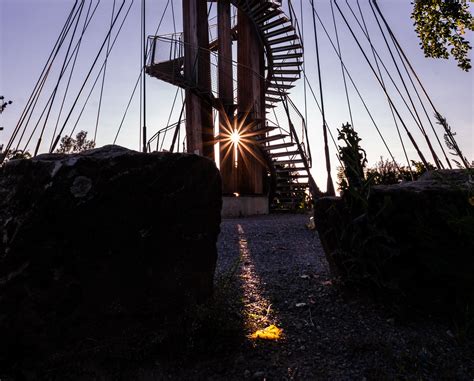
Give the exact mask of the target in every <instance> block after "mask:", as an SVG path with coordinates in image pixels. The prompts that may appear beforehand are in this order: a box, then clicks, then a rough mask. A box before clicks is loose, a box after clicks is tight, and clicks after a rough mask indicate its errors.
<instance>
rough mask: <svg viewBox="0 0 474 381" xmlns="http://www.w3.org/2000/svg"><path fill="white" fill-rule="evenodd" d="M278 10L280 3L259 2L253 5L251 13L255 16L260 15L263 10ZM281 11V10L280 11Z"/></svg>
mask: <svg viewBox="0 0 474 381" xmlns="http://www.w3.org/2000/svg"><path fill="white" fill-rule="evenodd" d="M271 9H273V10H277V9H278V5H277V4H274V3H272V2H267V1H264V2H257V5H256V6H255V7H253V8H252V7H251V8H250V11H249V13H250V14H251V15H253V16H257V17H258V16H260V15H261V14H262V13H263V12H265V11H269V10H271ZM280 12H281V11H280Z"/></svg>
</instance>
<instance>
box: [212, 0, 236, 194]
mask: <svg viewBox="0 0 474 381" xmlns="http://www.w3.org/2000/svg"><path fill="white" fill-rule="evenodd" d="M231 28H232V25H231V14H230V0H221V1H219V2H218V4H217V32H218V39H217V48H218V52H219V61H218V66H219V67H218V72H219V99H220V101H221V103H222V105H223V109H221V110H219V133H220V135H221V136H224V135H228V133H229V132H228V131H229V129H230V128H232V125H233V122H234V118H233V116H234V109H233V103H234V81H233V70H232V30H231ZM228 149H230V147H227V149H226V147H224V145H223V144H220V172H221V177H222V191H223V193H224V194H232V193H234V192H236V191H237V188H236V175H237V174H236V168H235V166H234V155H233V154H230V155H226V153H227V152H226V151H227V150H228Z"/></svg>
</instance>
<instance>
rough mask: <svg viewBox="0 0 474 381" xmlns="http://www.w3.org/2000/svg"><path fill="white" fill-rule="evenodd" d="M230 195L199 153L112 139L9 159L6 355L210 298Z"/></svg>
mask: <svg viewBox="0 0 474 381" xmlns="http://www.w3.org/2000/svg"><path fill="white" fill-rule="evenodd" d="M221 203H222V201H221V181H220V176H219V172H218V170H217V168H216V167H215V165H214V163H213V162H212V161H210V160H208V159H205V158H202V157H198V156H195V155H185V154H167V153H153V154H141V153H138V152H134V151H130V150H127V149H124V148H121V147H117V146H107V147H103V148H99V149H95V150H91V151H87V152H84V153H81V154H74V155H60V154H50V155H41V156H38V157H36V158H34V159H31V160H18V161H11V162H9V163H7V164H6V165H5V166H4V167H3V168H0V229H1V231H0V232H1V234H0V338H1V339H0V359H6V361H9V360H8V358H7V355H9V356H18V355H19V353H20V352H22V353H26V352H28V351H38V350H42V349H45V350H47V349H48V348H50V347H52V348H53V347H55V346H56V345H59V346H60V345H62V344H64V343H66V342H69V341H70V342H74V340H76V339H80V338H82V339H83V338H84V337H90V338H98V337H100V336H101V335H107V334H108V333H109V332H110V334H120V332H121V331H122V330H124V329H126V328H129V327H130V326H129V325H127V324H128V323H127V322H132V324H133V321H134V319H141V318H152V319H155V318H156V319H161V320H163V319H173V316H175V315H176V314H177V313H180V311H182V310H183V309H185V308H186V306H188V305H190V304H192V303H194V302H199V301H202V300H204V299H206V298H208V297H209V296H210V295H211V293H212V284H213V276H214V270H215V264H216V259H217V252H216V240H217V236H218V234H219V225H220V210H221ZM1 363H2V361H0V367H1Z"/></svg>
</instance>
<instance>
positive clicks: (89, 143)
mask: <svg viewBox="0 0 474 381" xmlns="http://www.w3.org/2000/svg"><path fill="white" fill-rule="evenodd" d="M94 147H95V142H94V141H93V140H87V131H80V132H78V133H77V134H76V138H75V139H74V138H73V137H72V136H68V135H66V136H64V137H63V138H62V139H61V142H60V144H59V148H58V149H57V150H56V152H57V153H75V152H82V151H86V150H88V149H92V148H94Z"/></svg>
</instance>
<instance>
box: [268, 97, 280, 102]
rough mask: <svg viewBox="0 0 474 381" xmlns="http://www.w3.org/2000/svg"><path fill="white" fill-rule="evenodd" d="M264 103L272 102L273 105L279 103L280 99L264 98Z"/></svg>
mask: <svg viewBox="0 0 474 381" xmlns="http://www.w3.org/2000/svg"><path fill="white" fill-rule="evenodd" d="M265 101H266V102H273V103H275V102H280V101H281V98H280V97H279V98H274V97H265Z"/></svg>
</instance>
